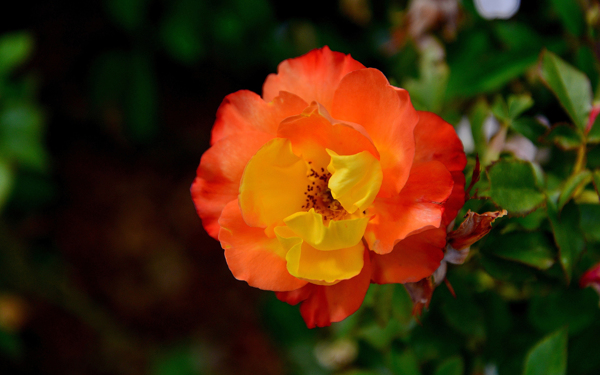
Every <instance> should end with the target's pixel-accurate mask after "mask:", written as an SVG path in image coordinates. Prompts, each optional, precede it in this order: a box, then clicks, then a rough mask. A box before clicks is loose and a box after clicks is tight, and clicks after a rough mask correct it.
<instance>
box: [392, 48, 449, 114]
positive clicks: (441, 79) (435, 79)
mask: <svg viewBox="0 0 600 375" xmlns="http://www.w3.org/2000/svg"><path fill="white" fill-rule="evenodd" d="M440 50H442V51H443V47H442V46H441V45H440V44H439V43H437V42H433V43H428V44H426V46H425V50H423V51H422V53H421V58H420V59H419V75H420V76H419V79H418V80H416V79H407V80H406V81H405V82H404V84H403V86H402V87H404V88H406V90H408V92H410V95H411V99H412V98H413V97H414V98H415V99H416V100H417V102H419V103H421V104H422V105H423V106H424V109H425V110H427V111H432V112H439V111H440V110H441V109H442V105H443V103H444V96H445V93H446V84H447V83H448V75H449V70H448V65H446V62H445V61H444V60H443V59H440V53H439V51H440Z"/></svg>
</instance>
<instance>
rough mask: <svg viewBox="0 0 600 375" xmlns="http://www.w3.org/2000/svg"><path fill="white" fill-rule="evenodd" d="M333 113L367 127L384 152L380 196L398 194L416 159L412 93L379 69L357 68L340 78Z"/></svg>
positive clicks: (380, 149)
mask: <svg viewBox="0 0 600 375" xmlns="http://www.w3.org/2000/svg"><path fill="white" fill-rule="evenodd" d="M331 115H332V117H333V118H335V119H339V120H342V121H349V122H353V123H357V124H360V125H362V126H363V127H364V128H365V129H366V130H367V132H368V133H369V136H370V137H371V139H372V140H373V143H374V144H375V146H376V147H377V150H379V154H380V155H381V158H380V161H381V167H382V169H383V183H382V186H381V190H380V193H379V196H380V197H391V196H394V195H396V194H398V193H399V192H400V190H401V189H402V187H404V184H405V183H406V181H407V180H408V175H409V171H410V167H411V165H412V163H413V157H414V153H415V139H414V135H413V132H414V128H415V125H416V124H417V122H418V120H419V116H418V113H417V111H415V109H414V108H413V106H412V104H411V102H410V99H409V97H408V93H407V92H406V91H405V90H402V89H397V88H395V87H393V86H391V85H390V84H389V82H388V80H387V79H386V78H385V76H384V75H383V73H381V72H380V71H379V70H377V69H361V70H357V71H354V72H351V73H349V74H348V75H346V76H345V77H344V79H342V81H341V82H340V85H339V87H338V89H337V91H336V92H335V96H334V99H333V106H332V109H331Z"/></svg>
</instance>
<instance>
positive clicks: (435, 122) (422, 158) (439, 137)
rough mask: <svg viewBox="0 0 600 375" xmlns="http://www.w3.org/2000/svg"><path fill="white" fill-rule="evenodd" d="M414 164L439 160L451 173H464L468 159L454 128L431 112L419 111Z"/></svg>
mask: <svg viewBox="0 0 600 375" xmlns="http://www.w3.org/2000/svg"><path fill="white" fill-rule="evenodd" d="M415 142H416V150H415V160H414V164H418V163H425V162H428V161H431V160H437V161H439V162H441V163H442V164H444V166H446V168H447V169H448V170H449V171H450V172H455V171H461V172H462V171H463V170H464V169H465V166H466V165H467V157H466V155H465V152H464V150H463V145H462V142H461V141H460V139H459V138H458V135H456V131H455V130H454V127H453V126H452V125H450V124H448V123H447V122H446V121H444V120H442V118H441V117H439V116H438V115H436V114H434V113H431V112H424V111H419V123H418V124H417V126H416V127H415Z"/></svg>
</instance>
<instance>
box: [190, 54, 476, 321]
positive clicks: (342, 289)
mask: <svg viewBox="0 0 600 375" xmlns="http://www.w3.org/2000/svg"><path fill="white" fill-rule="evenodd" d="M465 164H466V157H465V154H464V151H463V147H462V143H461V142H460V140H459V139H458V137H457V135H456V133H455V131H454V128H453V127H452V126H451V125H449V124H448V123H446V122H445V121H444V120H442V119H441V118H440V117H438V116H437V115H435V114H433V113H429V112H420V111H416V110H415V109H414V108H413V106H412V104H411V102H410V98H409V95H408V92H406V90H403V89H401V88H397V87H394V86H391V85H390V84H389V82H388V80H387V79H386V78H385V76H384V75H383V74H382V73H381V72H380V71H379V70H377V69H371V68H365V67H364V66H363V65H362V64H361V63H359V62H358V61H356V60H354V59H353V58H352V57H350V55H344V54H342V53H339V52H332V51H331V50H330V49H329V48H328V47H324V48H321V49H317V50H313V51H311V52H309V53H308V54H306V55H304V56H301V57H298V58H295V59H290V60H285V61H283V62H282V63H281V64H279V67H278V73H277V74H271V75H269V76H268V77H267V79H266V81H265V83H264V86H263V94H262V97H261V96H259V95H257V94H255V93H253V92H250V91H247V90H242V91H238V92H235V93H233V94H230V95H228V96H227V97H226V98H225V99H224V100H223V103H222V104H221V106H220V107H219V109H218V111H217V119H216V121H215V125H214V127H213V130H212V139H211V147H210V149H209V150H208V151H206V153H204V155H203V156H202V159H201V161H200V165H199V167H198V170H197V177H196V179H195V180H194V183H193V184H192V187H191V193H192V198H193V200H194V203H195V206H196V210H197V212H198V215H199V216H200V218H201V219H202V223H203V225H204V228H205V229H206V230H207V232H208V233H209V234H210V235H211V236H212V237H214V238H216V239H218V240H219V241H220V242H221V246H222V247H223V249H224V250H225V258H226V260H227V264H228V266H229V269H230V270H231V272H232V273H233V275H234V277H235V278H237V279H238V280H244V281H246V282H247V283H248V284H249V285H251V286H253V287H256V288H260V289H265V290H272V291H275V292H277V298H279V299H280V300H282V301H285V302H288V303H290V304H297V303H299V302H302V305H301V307H300V312H301V314H302V316H303V317H304V320H305V322H306V324H307V326H308V327H311V328H312V327H315V326H320V327H322V326H327V325H330V324H331V323H332V322H338V321H340V320H342V319H344V318H346V317H347V316H349V315H350V314H352V313H353V312H355V311H356V310H357V309H358V308H359V306H360V305H361V303H362V301H363V299H364V296H365V293H366V292H367V289H368V287H369V284H370V283H371V282H374V283H378V284H388V283H408V282H416V281H419V280H421V279H423V278H425V277H429V276H431V274H432V273H433V272H434V271H435V270H436V269H437V268H438V266H439V265H440V261H441V260H442V258H443V256H444V253H443V249H444V247H445V245H446V227H447V226H448V224H449V223H450V222H451V221H452V220H453V219H454V217H455V216H456V214H457V212H458V210H459V209H460V208H461V207H462V205H463V203H464V183H465V180H464V176H463V173H462V171H463V169H464V167H465Z"/></svg>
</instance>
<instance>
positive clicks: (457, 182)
mask: <svg viewBox="0 0 600 375" xmlns="http://www.w3.org/2000/svg"><path fill="white" fill-rule="evenodd" d="M450 174H451V175H452V180H454V187H453V188H452V193H450V196H449V197H448V200H447V201H446V204H444V216H443V217H442V224H443V225H444V226H447V225H448V224H450V222H451V221H452V220H454V218H456V215H457V214H458V211H460V209H461V208H462V206H463V205H464V204H465V175H464V174H463V172H462V171H456V172H451V173H450Z"/></svg>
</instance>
